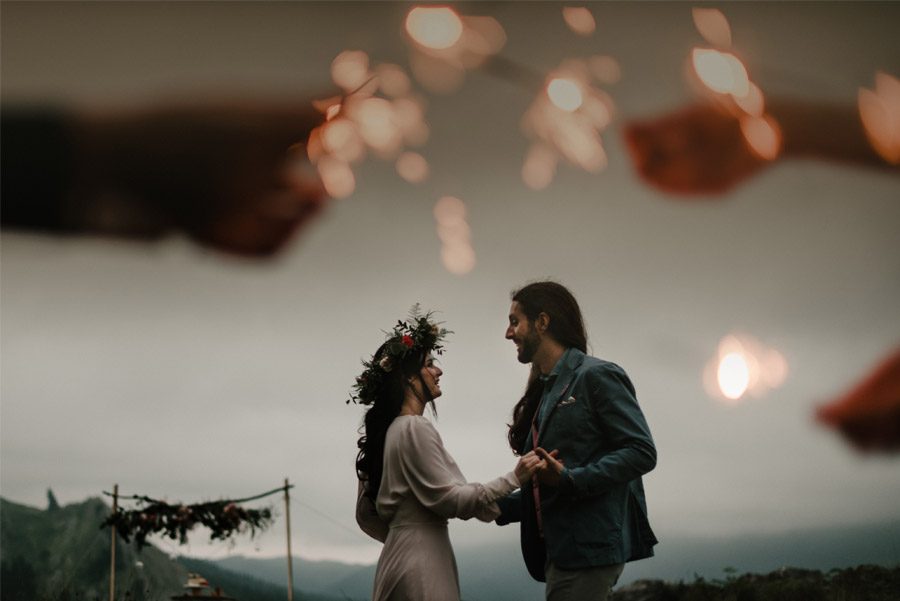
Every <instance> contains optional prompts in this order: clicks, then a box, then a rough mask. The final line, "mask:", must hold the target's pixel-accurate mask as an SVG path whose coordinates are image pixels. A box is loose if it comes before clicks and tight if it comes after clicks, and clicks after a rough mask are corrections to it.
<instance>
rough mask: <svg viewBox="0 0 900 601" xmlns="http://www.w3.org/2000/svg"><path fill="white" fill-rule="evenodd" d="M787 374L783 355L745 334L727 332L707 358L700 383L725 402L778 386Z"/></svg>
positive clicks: (758, 393) (743, 398) (710, 394)
mask: <svg viewBox="0 0 900 601" xmlns="http://www.w3.org/2000/svg"><path fill="white" fill-rule="evenodd" d="M787 374H788V364H787V360H786V359H785V358H784V356H783V355H782V354H781V353H780V352H778V351H777V350H775V349H773V348H768V347H766V346H764V345H763V344H762V343H760V342H759V341H758V340H756V339H755V338H753V337H752V336H749V335H747V334H729V335H727V336H724V337H723V338H722V339H721V340H720V341H719V345H718V349H717V352H716V354H715V355H714V356H713V357H712V358H711V359H710V360H709V361H708V362H707V364H706V367H705V368H704V372H703V385H704V388H705V390H706V392H707V394H708V395H709V396H710V397H712V398H714V399H716V400H718V401H720V402H722V403H723V404H726V405H738V404H740V403H742V402H743V401H744V400H745V399H746V398H748V397H749V396H754V397H761V396H764V395H765V394H767V393H768V392H770V391H772V390H775V389H777V388H780V387H781V386H782V385H783V384H784V382H785V380H786V379H787Z"/></svg>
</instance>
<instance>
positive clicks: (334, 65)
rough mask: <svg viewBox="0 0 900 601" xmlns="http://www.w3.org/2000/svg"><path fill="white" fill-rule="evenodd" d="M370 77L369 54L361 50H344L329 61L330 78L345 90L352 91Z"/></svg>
mask: <svg viewBox="0 0 900 601" xmlns="http://www.w3.org/2000/svg"><path fill="white" fill-rule="evenodd" d="M370 78H371V74H370V73H369V56H368V55H367V54H366V53H365V52H363V51H361V50H345V51H344V52H341V53H340V54H338V55H337V56H336V57H335V59H334V60H333V61H332V62H331V79H332V80H333V81H334V83H336V84H337V85H338V86H340V87H341V88H342V89H343V90H344V91H345V92H352V91H353V90H356V89H357V88H359V87H360V86H362V85H364V84H365V83H366V82H367V81H368V80H369V79H370Z"/></svg>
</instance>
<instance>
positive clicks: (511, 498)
mask: <svg viewBox="0 0 900 601" xmlns="http://www.w3.org/2000/svg"><path fill="white" fill-rule="evenodd" d="M497 508H498V509H500V515H499V516H497V519H496V522H497V525H498V526H506V525H507V524H512V523H513V522H521V521H522V489H521V488H520V489H519V490H516V491H513V492H511V493H510V494H508V495H506V496H505V497H501V498H499V499H497Z"/></svg>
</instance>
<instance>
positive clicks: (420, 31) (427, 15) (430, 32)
mask: <svg viewBox="0 0 900 601" xmlns="http://www.w3.org/2000/svg"><path fill="white" fill-rule="evenodd" d="M406 32H407V33H408V34H409V36H410V37H411V38H412V39H413V40H415V41H416V43H418V44H421V45H422V46H424V47H426V48H431V49H433V50H444V49H447V48H450V47H452V46H453V45H454V44H456V43H457V42H458V41H459V40H460V38H461V37H462V33H463V24H462V21H461V20H460V18H459V15H457V14H456V12H454V11H453V9H451V8H449V7H446V6H441V7H425V6H417V7H416V8H413V9H412V10H411V11H409V14H407V16H406Z"/></svg>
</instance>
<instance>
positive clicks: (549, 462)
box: [515, 447, 565, 486]
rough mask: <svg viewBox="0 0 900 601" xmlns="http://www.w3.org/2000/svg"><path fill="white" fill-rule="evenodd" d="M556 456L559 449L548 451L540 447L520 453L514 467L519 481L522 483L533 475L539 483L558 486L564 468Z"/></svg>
mask: <svg viewBox="0 0 900 601" xmlns="http://www.w3.org/2000/svg"><path fill="white" fill-rule="evenodd" d="M558 456H559V450H557V449H554V450H552V451H549V452H548V451H547V450H545V449H542V448H541V447H538V448H536V449H534V450H533V451H529V452H528V453H526V454H524V455H522V456H521V457H520V458H519V462H518V463H517V464H516V469H515V474H516V478H518V480H519V483H520V484H522V485H524V484H525V483H526V482H528V481H529V480H531V478H532V477H534V478H537V479H538V482H540V483H541V484H546V485H547V486H558V485H559V481H560V480H561V479H562V471H563V469H565V465H563V462H562V461H561V460H559V459H557V457H558Z"/></svg>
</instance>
